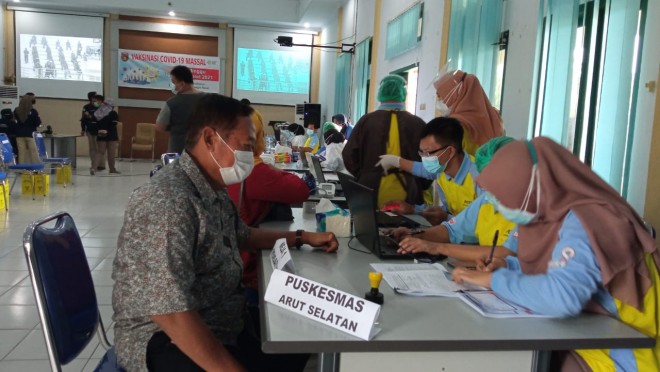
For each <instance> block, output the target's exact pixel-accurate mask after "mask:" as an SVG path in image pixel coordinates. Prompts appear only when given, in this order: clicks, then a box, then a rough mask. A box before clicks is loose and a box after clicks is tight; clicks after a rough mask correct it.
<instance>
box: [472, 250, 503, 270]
mask: <svg viewBox="0 0 660 372" xmlns="http://www.w3.org/2000/svg"><path fill="white" fill-rule="evenodd" d="M489 258H490V254H488V255H482V256H481V257H479V258H478V259H477V260H476V266H477V270H479V271H483V272H493V271H495V270H497V269H499V268H500V267H506V261H504V259H502V258H499V257H495V256H493V260H492V261H491V262H488V259H489Z"/></svg>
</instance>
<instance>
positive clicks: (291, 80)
mask: <svg viewBox="0 0 660 372" xmlns="http://www.w3.org/2000/svg"><path fill="white" fill-rule="evenodd" d="M235 72H236V86H237V88H238V89H239V90H244V91H257V92H270V93H291V94H308V93H309V75H310V52H309V51H294V50H270V49H253V48H237V53H236V71H235Z"/></svg>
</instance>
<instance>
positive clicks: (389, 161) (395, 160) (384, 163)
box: [376, 155, 401, 174]
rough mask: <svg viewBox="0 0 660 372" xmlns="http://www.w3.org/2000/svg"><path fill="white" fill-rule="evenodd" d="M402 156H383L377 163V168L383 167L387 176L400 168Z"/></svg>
mask: <svg viewBox="0 0 660 372" xmlns="http://www.w3.org/2000/svg"><path fill="white" fill-rule="evenodd" d="M400 161H401V157H400V156H396V155H381V156H380V160H379V161H378V163H376V167H379V166H380V167H383V173H384V174H387V171H389V170H390V169H392V168H399V162H400Z"/></svg>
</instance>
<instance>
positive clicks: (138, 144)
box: [131, 123, 156, 162]
mask: <svg viewBox="0 0 660 372" xmlns="http://www.w3.org/2000/svg"><path fill="white" fill-rule="evenodd" d="M155 145H156V124H151V123H137V126H136V127H135V136H133V137H131V161H133V151H148V150H151V161H152V162H153V161H154V160H155V158H154V150H155V147H156V146H155Z"/></svg>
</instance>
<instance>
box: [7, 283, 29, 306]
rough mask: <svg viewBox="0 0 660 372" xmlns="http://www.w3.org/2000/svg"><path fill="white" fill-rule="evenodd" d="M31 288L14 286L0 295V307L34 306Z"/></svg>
mask: <svg viewBox="0 0 660 372" xmlns="http://www.w3.org/2000/svg"><path fill="white" fill-rule="evenodd" d="M35 304H36V302H35V300H34V292H32V288H31V287H19V286H16V287H14V288H12V289H10V290H8V291H7V292H5V293H3V294H2V295H0V305H35Z"/></svg>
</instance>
